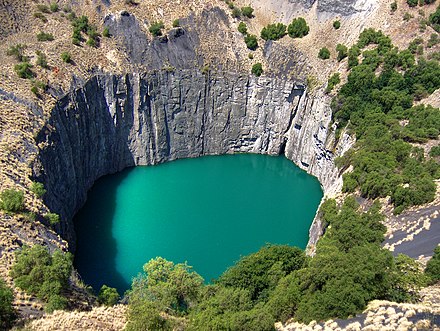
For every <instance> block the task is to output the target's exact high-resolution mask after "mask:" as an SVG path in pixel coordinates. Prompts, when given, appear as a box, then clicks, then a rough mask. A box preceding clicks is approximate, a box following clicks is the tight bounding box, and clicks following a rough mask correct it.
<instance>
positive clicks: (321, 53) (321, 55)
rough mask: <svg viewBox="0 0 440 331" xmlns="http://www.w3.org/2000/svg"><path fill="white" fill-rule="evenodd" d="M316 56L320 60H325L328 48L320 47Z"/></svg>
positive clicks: (328, 55)
mask: <svg viewBox="0 0 440 331" xmlns="http://www.w3.org/2000/svg"><path fill="white" fill-rule="evenodd" d="M318 57H319V58H320V59H321V60H327V59H329V58H330V51H329V50H328V48H326V47H323V48H321V49H320V50H319V53H318Z"/></svg>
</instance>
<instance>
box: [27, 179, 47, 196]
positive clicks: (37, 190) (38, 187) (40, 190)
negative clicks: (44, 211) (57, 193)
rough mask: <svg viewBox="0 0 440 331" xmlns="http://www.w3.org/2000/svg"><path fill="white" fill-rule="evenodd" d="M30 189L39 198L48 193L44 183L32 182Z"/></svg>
mask: <svg viewBox="0 0 440 331" xmlns="http://www.w3.org/2000/svg"><path fill="white" fill-rule="evenodd" d="M30 191H31V192H32V193H33V194H35V195H36V197H37V198H41V197H43V195H45V194H46V189H45V188H44V184H43V183H39V182H32V184H31V187H30Z"/></svg>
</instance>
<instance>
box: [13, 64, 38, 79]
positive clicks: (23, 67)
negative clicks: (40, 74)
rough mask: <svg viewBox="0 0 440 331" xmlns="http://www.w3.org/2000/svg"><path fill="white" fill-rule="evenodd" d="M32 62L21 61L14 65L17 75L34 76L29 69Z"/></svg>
mask: <svg viewBox="0 0 440 331" xmlns="http://www.w3.org/2000/svg"><path fill="white" fill-rule="evenodd" d="M31 68H32V64H30V63H29V62H21V63H18V64H16V65H15V66H14V70H15V72H16V73H17V75H18V77H20V78H25V79H31V78H33V77H34V76H35V74H34V73H33V72H32V70H31Z"/></svg>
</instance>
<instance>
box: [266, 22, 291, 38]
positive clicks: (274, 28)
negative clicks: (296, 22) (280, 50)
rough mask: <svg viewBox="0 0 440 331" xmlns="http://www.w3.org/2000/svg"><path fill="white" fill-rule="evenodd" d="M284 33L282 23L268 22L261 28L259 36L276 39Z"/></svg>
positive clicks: (284, 28) (284, 29) (284, 27)
mask: <svg viewBox="0 0 440 331" xmlns="http://www.w3.org/2000/svg"><path fill="white" fill-rule="evenodd" d="M285 35H286V26H285V25H284V24H283V23H274V24H269V25H267V26H265V27H264V28H263V29H262V30H261V38H263V39H264V40H278V39H281V38H282V37H284V36H285Z"/></svg>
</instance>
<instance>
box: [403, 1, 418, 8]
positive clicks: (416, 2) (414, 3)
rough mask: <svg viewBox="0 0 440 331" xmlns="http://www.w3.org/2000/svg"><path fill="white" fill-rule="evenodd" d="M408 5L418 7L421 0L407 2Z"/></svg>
mask: <svg viewBox="0 0 440 331" xmlns="http://www.w3.org/2000/svg"><path fill="white" fill-rule="evenodd" d="M406 3H407V4H408V6H410V7H415V6H417V5H418V4H419V0H406Z"/></svg>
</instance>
